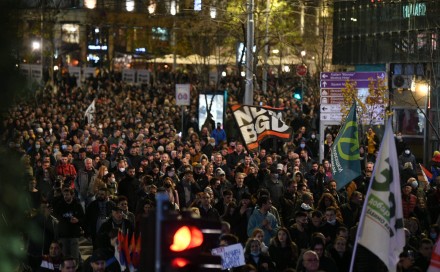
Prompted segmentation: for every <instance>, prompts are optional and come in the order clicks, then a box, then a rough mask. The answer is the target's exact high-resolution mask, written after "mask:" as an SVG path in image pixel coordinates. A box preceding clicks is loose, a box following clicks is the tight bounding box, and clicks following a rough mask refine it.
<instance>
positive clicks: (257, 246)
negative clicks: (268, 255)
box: [251, 241, 260, 253]
mask: <svg viewBox="0 0 440 272" xmlns="http://www.w3.org/2000/svg"><path fill="white" fill-rule="evenodd" d="M251 253H260V244H259V243H258V242H256V241H255V242H252V244H251Z"/></svg>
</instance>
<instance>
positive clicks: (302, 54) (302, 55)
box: [301, 50, 307, 58]
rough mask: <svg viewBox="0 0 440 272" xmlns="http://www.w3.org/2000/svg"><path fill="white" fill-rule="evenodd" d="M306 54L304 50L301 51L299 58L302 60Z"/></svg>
mask: <svg viewBox="0 0 440 272" xmlns="http://www.w3.org/2000/svg"><path fill="white" fill-rule="evenodd" d="M306 54H307V53H306V50H302V51H301V57H302V58H304V57H305V56H306Z"/></svg>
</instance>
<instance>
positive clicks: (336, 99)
mask: <svg viewBox="0 0 440 272" xmlns="http://www.w3.org/2000/svg"><path fill="white" fill-rule="evenodd" d="M342 103H344V97H343V96H321V105H323V104H337V105H339V108H341V107H340V106H341V104H342Z"/></svg>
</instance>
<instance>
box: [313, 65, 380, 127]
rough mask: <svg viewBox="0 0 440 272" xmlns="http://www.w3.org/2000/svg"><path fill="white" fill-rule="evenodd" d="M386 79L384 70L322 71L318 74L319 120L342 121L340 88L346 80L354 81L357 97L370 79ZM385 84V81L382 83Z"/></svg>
mask: <svg viewBox="0 0 440 272" xmlns="http://www.w3.org/2000/svg"><path fill="white" fill-rule="evenodd" d="M378 78H379V79H383V80H385V81H386V80H387V73H386V72H323V73H321V75H320V79H321V82H320V86H321V105H320V110H321V118H320V119H321V121H339V122H340V121H342V118H343V117H342V113H341V105H342V104H343V103H344V96H343V94H342V89H343V88H345V85H346V82H347V81H350V82H354V84H356V85H355V88H356V89H357V91H358V95H359V97H363V96H364V94H365V93H366V92H367V91H366V89H368V86H369V84H370V81H371V80H373V81H377V80H378ZM384 84H386V82H385V83H384Z"/></svg>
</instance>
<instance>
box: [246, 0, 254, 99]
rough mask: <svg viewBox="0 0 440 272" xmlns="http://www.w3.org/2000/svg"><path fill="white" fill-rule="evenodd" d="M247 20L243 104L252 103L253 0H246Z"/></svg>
mask: <svg viewBox="0 0 440 272" xmlns="http://www.w3.org/2000/svg"><path fill="white" fill-rule="evenodd" d="M247 12H248V22H247V31H246V32H247V37H246V88H245V94H244V104H245V105H253V104H254V82H253V77H254V71H253V63H254V58H253V52H252V50H253V47H254V0H248V7H247Z"/></svg>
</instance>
